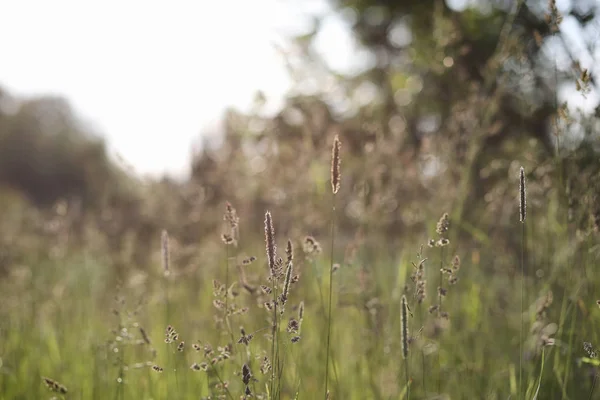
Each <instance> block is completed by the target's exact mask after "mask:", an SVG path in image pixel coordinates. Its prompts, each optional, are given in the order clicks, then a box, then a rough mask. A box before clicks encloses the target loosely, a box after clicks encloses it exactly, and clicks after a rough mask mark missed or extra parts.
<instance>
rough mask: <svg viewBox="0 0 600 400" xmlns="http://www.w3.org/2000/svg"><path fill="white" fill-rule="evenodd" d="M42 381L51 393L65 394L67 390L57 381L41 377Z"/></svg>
mask: <svg viewBox="0 0 600 400" xmlns="http://www.w3.org/2000/svg"><path fill="white" fill-rule="evenodd" d="M42 381H43V382H44V384H45V385H46V386H47V387H48V389H50V390H51V391H52V392H55V393H60V394H67V388H66V387H65V386H64V385H62V384H60V383H59V382H58V381H55V380H54V379H50V378H45V377H42Z"/></svg>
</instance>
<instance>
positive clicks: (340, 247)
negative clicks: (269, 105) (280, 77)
mask: <svg viewBox="0 0 600 400" xmlns="http://www.w3.org/2000/svg"><path fill="white" fill-rule="evenodd" d="M420 1H422V0H420ZM333 3H335V4H336V5H339V7H342V5H344V6H347V7H353V8H352V9H351V11H352V10H353V12H354V13H355V14H356V15H357V16H358V17H357V18H356V21H355V26H354V28H355V30H356V31H357V32H358V33H359V34H362V35H363V36H361V38H362V39H363V44H364V45H365V46H367V47H368V46H373V47H375V45H376V44H377V43H378V42H377V43H375V42H376V41H377V40H383V39H377V38H378V37H379V36H377V33H378V32H379V30H378V29H379V28H381V26H383V25H385V29H384V30H386V29H387V30H391V28H392V23H393V21H395V19H394V18H395V17H399V16H405V15H408V14H407V13H412V14H411V15H413V16H414V17H415V19H414V20H415V21H418V22H419V24H415V25H411V26H410V28H411V29H412V32H413V33H414V35H413V43H412V44H411V46H414V49H413V50H414V52H412V53H410V57H411V58H410V60H411V61H410V63H408V64H407V65H404V64H402V63H401V62H399V63H400V65H401V67H395V65H398V64H394V63H393V62H391V61H390V62H389V64H386V65H385V67H382V66H377V67H374V68H373V69H372V70H369V71H368V72H365V73H364V74H363V75H361V76H359V77H356V79H346V80H344V79H342V78H340V77H339V75H334V74H333V73H330V71H329V72H328V71H326V69H325V68H324V67H323V65H319V64H318V62H317V61H314V62H313V63H311V64H310V66H308V67H305V68H300V67H298V66H297V65H296V64H294V62H293V61H294V60H293V56H290V60H289V61H290V70H291V72H292V74H294V78H295V79H296V81H297V87H302V86H303V85H305V84H306V79H308V78H306V76H309V77H311V78H310V79H314V80H315V82H317V83H318V86H320V87H330V86H331V82H334V81H335V80H334V79H333V78H332V77H335V79H340V81H341V83H340V82H338V83H337V84H336V85H337V86H335V87H334V88H333V89H331V88H330V89H331V90H330V91H331V92H335V93H337V94H339V93H345V96H346V97H344V99H345V100H347V98H350V97H352V93H353V92H352V90H354V89H356V88H360V87H361V85H360V83H361V82H362V83H365V82H367V83H370V84H372V85H375V86H377V87H379V88H380V89H381V90H382V92H383V94H382V95H381V96H380V97H377V98H375V99H373V101H372V102H362V103H361V105H359V106H357V107H356V108H357V109H356V110H354V111H355V112H354V113H348V112H346V113H344V112H342V111H339V110H338V112H337V114H336V112H335V110H333V109H334V108H335V107H333V106H331V103H332V101H331V99H329V98H327V96H326V95H327V94H328V93H325V95H323V96H322V97H319V96H318V95H314V94H306V93H302V92H293V93H291V94H290V96H289V98H288V99H287V102H286V104H285V106H284V108H283V110H282V111H281V112H280V113H279V114H277V115H276V116H274V117H273V116H265V115H264V114H262V113H261V107H262V106H261V104H262V103H261V101H260V98H259V99H257V102H256V107H255V109H254V110H253V111H252V112H251V113H249V114H243V113H241V112H236V111H233V110H230V111H229V112H228V113H227V114H226V116H225V118H224V120H225V127H224V137H223V138H222V142H220V143H218V144H211V143H208V142H207V143H206V144H205V146H204V147H203V149H202V151H200V152H199V153H198V154H197V155H196V158H195V160H194V162H193V165H192V168H191V177H190V178H189V180H186V181H185V182H181V181H176V180H173V179H169V178H164V179H162V180H157V179H143V178H140V177H139V176H137V175H135V174H134V173H133V172H132V171H131V170H129V169H128V168H126V167H122V166H120V165H119V166H118V165H116V164H115V163H113V162H112V161H110V160H108V158H107V156H106V150H105V147H104V144H103V143H102V142H101V141H94V140H91V139H89V137H87V136H85V135H84V133H85V132H83V133H82V132H81V129H82V128H81V124H80V123H79V121H78V120H77V119H76V118H75V117H74V116H73V114H72V111H71V110H70V109H69V107H68V105H66V104H65V103H64V102H61V101H58V100H56V99H44V98H42V99H33V100H28V101H21V102H20V103H19V105H17V106H14V107H13V108H12V111H11V112H7V111H5V109H3V108H2V106H1V104H6V102H7V101H9V100H10V99H9V95H7V94H6V93H5V92H2V91H0V100H2V101H1V102H0V103H1V104H0V398H2V399H10V400H13V399H14V400H17V399H94V400H105V399H113V400H129V399H148V400H150V399H155V400H158V399H229V400H232V399H251V398H256V399H265V400H267V399H269V400H270V399H319V398H320V399H324V400H326V399H357V400H358V399H490V400H494V399H515V400H516V399H518V400H521V399H523V400H525V399H526V400H533V399H540V400H542V399H549V400H552V399H563V400H579V399H594V398H600V388H598V386H600V383H599V382H598V375H599V370H598V367H599V366H600V359H599V358H598V351H599V349H600V329H598V327H600V309H599V305H600V303H599V301H600V300H598V299H600V274H598V271H597V269H598V262H599V257H600V244H599V239H600V236H599V235H600V232H599V231H600V162H599V154H600V153H599V147H598V143H599V140H598V134H597V127H598V124H597V116H593V115H592V116H590V115H589V114H585V113H583V112H579V111H577V110H575V111H573V109H572V108H570V107H569V106H568V104H567V103H566V102H565V103H563V102H560V103H559V102H558V90H559V88H558V84H556V85H554V83H555V82H558V80H559V79H560V80H561V81H562V82H566V83H569V82H570V83H571V84H572V85H571V86H573V88H572V89H573V94H574V95H576V96H580V97H582V98H583V97H585V96H587V95H589V94H590V93H591V92H592V91H593V90H594V88H595V81H594V76H593V74H592V72H590V70H588V69H585V68H584V67H582V66H581V65H580V64H579V63H578V62H575V61H577V60H571V61H573V63H568V66H567V67H564V65H563V64H565V63H564V62H563V63H562V64H560V65H559V61H560V60H559V59H558V56H557V52H556V51H554V50H555V48H554V47H548V46H547V45H545V43H549V42H551V43H554V44H556V43H559V42H560V35H561V33H560V32H561V31H560V24H561V22H562V18H563V16H562V15H561V14H560V12H559V10H558V8H557V6H556V3H555V2H553V1H550V5H549V7H545V8H543V9H541V8H540V9H538V8H536V7H534V5H532V2H527V1H519V2H516V4H517V6H515V7H512V8H510V9H508V11H507V10H505V9H498V10H501V11H497V12H496V13H485V12H483V11H482V12H479V11H477V10H476V9H473V10H470V9H469V10H467V11H461V12H458V11H452V10H450V9H449V8H448V7H446V6H444V4H445V3H444V2H440V3H438V2H427V4H429V3H431V4H430V5H432V6H431V7H429V6H427V7H417V6H416V5H415V4H416V3H414V2H411V1H407V2H398V4H396V5H388V6H385V7H384V6H380V7H379V8H377V10H376V11H377V12H382V13H383V14H382V15H383V16H384V17H382V18H380V19H379V20H380V25H381V26H380V25H376V24H375V25H373V23H370V22H369V21H372V20H373V19H372V18H371V20H369V19H368V18H366V19H363V18H362V16H363V14H365V15H367V14H368V15H371V17H372V16H373V15H374V14H373V10H372V9H370V8H368V7H367V3H369V2H362V1H361V2H351V1H336V2H333ZM346 3H348V4H346ZM350 3H352V4H350ZM417 3H419V4H421V2H417ZM433 3H436V4H438V6H436V7H434V6H433ZM439 4H441V6H440V5H439ZM494 4H495V3H494ZM409 5H412V6H414V7H412V8H410V7H409ZM386 7H387V8H386ZM382 8H383V9H384V10H383V11H381V9H382ZM431 10H434V12H430V11H431ZM540 10H541V11H540ZM346 11H347V10H346ZM369 12H370V13H371V14H369ZM386 13H387V14H386ZM536 13H537V14H536ZM538 14H539V15H538ZM345 15H348V13H346V14H345ZM377 15H379V14H377ZM386 15H388V17H389V18H387V17H385V16H386ZM535 16H538V17H539V18H537V19H536V18H534V17H535ZM568 16H569V17H573V16H575V17H576V16H577V15H576V14H575V11H573V12H572V13H571V15H568ZM359 17H361V18H359ZM392 17H394V18H392ZM417 17H418V18H417ZM379 20H378V21H379ZM365 21H366V22H365ZM381 21H383V22H381ZM402 21H405V20H402ZM432 21H433V22H435V24H433V22H432ZM430 23H431V24H430ZM369 24H371V25H369ZM386 24H387V25H386ZM432 26H434V27H435V29H434V28H432ZM382 29H383V28H382ZM431 29H433V30H431ZM386 38H387V36H386ZM304 39H305V40H308V39H306V38H304ZM385 40H388V39H385ZM370 41H374V42H370ZM386 43H387V42H386ZM390 49H391V47H390V48H387V50H386V51H389V52H390V54H391V55H390V54H388V56H389V60H393V59H394V58H393V57H392V56H394V55H398V54H396V53H393V51H392V50H390ZM567 49H568V48H567ZM379 50H381V49H379ZM384 50H385V49H384ZM396 50H397V49H396ZM396 50H394V51H396ZM381 51H383V50H381ZM398 53H401V55H402V54H404V53H402V52H401V51H400V50H398ZM571 55H572V54H571ZM383 59H385V60H388V58H383ZM557 60H558V61H557ZM563 61H564V60H563ZM548 65H553V66H554V67H553V69H552V68H550V69H549V68H548ZM305 75H306V76H305ZM532 76H533V77H534V78H535V79H530V78H531V77H532ZM361 79H364V81H360V80H361ZM327 82H329V83H327ZM335 82H337V81H335ZM459 82H460V84H459ZM313 83H314V82H313ZM327 85H329V86H327ZM334 89H335V90H334ZM363 89H364V88H363ZM356 90H358V89H356ZM386 93H387V94H386ZM340 96H341V95H340ZM407 96H408V98H410V99H411V100H410V101H408V102H407V101H404V100H406V98H407ZM359 97H360V96H359ZM7 99H9V100H7ZM382 99H383V100H382ZM345 100H344V101H345ZM346 111H347V110H346ZM432 115H433V116H432ZM42 116H48V117H47V118H48V119H44V118H43V117H42ZM48 121H51V122H52V124H50V123H49V122H48ZM436 121H437V122H436ZM57 124H58V125H57ZM60 124H63V125H60ZM165 140H168V138H165ZM140 146H143V143H140ZM23 149H25V150H23ZM23 151H25V153H20V152H23ZM20 154H24V155H25V156H23V157H21V156H19V155H20Z"/></svg>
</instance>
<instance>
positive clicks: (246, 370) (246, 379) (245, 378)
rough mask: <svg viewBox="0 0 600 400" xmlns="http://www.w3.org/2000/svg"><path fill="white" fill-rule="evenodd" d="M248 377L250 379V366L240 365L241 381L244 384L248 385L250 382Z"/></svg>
mask: <svg viewBox="0 0 600 400" xmlns="http://www.w3.org/2000/svg"><path fill="white" fill-rule="evenodd" d="M250 379H252V373H251V372H250V367H248V364H244V365H243V366H242V382H244V385H246V386H248V384H249V383H250Z"/></svg>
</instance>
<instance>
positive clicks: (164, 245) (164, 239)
mask: <svg viewBox="0 0 600 400" xmlns="http://www.w3.org/2000/svg"><path fill="white" fill-rule="evenodd" d="M160 244H161V246H160V249H161V255H162V267H163V271H164V273H165V275H169V274H170V272H171V270H170V269H169V267H170V259H171V256H170V254H169V233H168V232H167V230H166V229H163V231H162V233H161V235H160Z"/></svg>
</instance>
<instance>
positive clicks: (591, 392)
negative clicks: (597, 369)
mask: <svg viewBox="0 0 600 400" xmlns="http://www.w3.org/2000/svg"><path fill="white" fill-rule="evenodd" d="M597 381H598V374H594V381H593V382H592V388H591V389H590V397H589V398H588V399H589V400H592V395H593V394H594V389H595V388H596V382H597Z"/></svg>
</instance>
